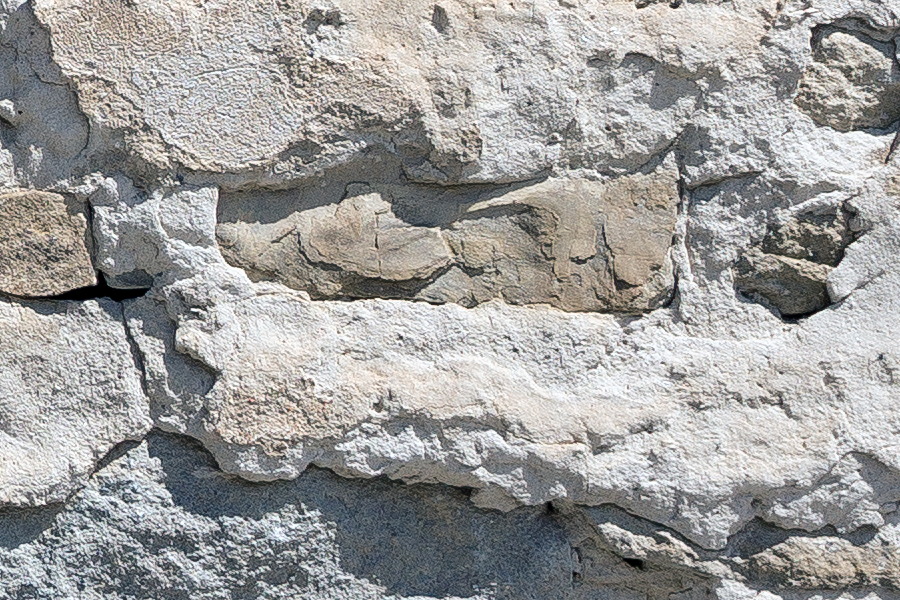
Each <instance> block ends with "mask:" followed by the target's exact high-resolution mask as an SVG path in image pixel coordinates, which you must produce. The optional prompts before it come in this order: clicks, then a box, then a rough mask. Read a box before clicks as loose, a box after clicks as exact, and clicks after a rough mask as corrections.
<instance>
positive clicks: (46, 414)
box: [0, 301, 150, 506]
mask: <svg viewBox="0 0 900 600" xmlns="http://www.w3.org/2000/svg"><path fill="white" fill-rule="evenodd" d="M0 342H2V343H0V456H3V458H4V461H3V463H2V466H0V503H2V504H4V505H7V506H8V505H15V506H35V505H38V506H40V505H44V504H48V503H53V502H62V501H63V500H65V499H66V498H67V497H68V496H69V495H70V494H71V493H72V492H73V491H74V490H76V489H78V487H79V486H80V485H82V484H83V483H84V482H85V480H86V479H87V477H88V475H90V473H91V472H92V471H93V469H94V467H95V465H96V464H97V463H98V462H99V461H100V459H101V458H103V456H104V455H105V454H106V453H107V452H108V451H109V450H110V449H112V447H113V446H115V445H116V444H118V443H120V442H123V441H125V440H134V439H140V438H141V436H143V435H144V434H145V433H146V432H147V431H148V429H149V428H150V418H149V414H148V412H149V411H148V408H147V404H146V398H145V396H144V393H143V390H142V389H141V375H140V372H139V371H138V369H137V366H136V364H135V362H134V356H133V355H132V348H131V346H130V344H129V341H128V337H127V336H126V333H125V327H124V323H123V322H122V308H121V306H120V305H118V304H116V303H114V302H110V301H101V302H97V301H89V302H82V303H75V302H58V303H57V302H33V303H32V302H27V303H13V302H8V301H3V302H0Z"/></svg>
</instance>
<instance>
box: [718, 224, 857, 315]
mask: <svg viewBox="0 0 900 600" xmlns="http://www.w3.org/2000/svg"><path fill="white" fill-rule="evenodd" d="M850 220H851V216H850V215H849V214H848V213H847V211H846V210H845V209H844V208H843V207H841V206H820V207H813V208H811V209H809V211H808V212H800V213H798V214H796V215H792V216H789V217H788V218H787V219H785V220H784V221H783V222H781V223H778V224H776V225H775V226H774V227H772V228H771V229H770V231H769V232H768V233H767V234H766V237H765V238H763V241H762V244H761V247H759V248H751V249H750V250H749V251H748V252H746V253H745V254H744V255H743V256H742V257H741V259H740V260H739V261H738V263H737V265H736V266H735V281H736V284H737V288H738V290H739V291H740V292H741V293H743V294H746V295H749V296H750V297H753V298H757V299H760V300H761V301H762V302H765V303H767V304H768V305H770V306H772V307H774V308H775V309H776V310H777V311H778V312H779V313H780V314H781V315H783V316H785V317H797V316H802V315H809V314H812V313H814V312H816V311H819V310H822V309H823V308H825V307H826V306H828V305H829V304H831V298H830V297H829V292H828V288H827V282H828V275H829V274H830V273H831V271H832V269H833V268H834V267H836V266H837V265H838V264H839V263H840V261H841V259H842V258H843V257H844V249H845V248H846V247H847V245H848V244H850V243H851V242H852V241H853V239H854V237H855V235H854V232H853V231H852V228H851V225H850Z"/></svg>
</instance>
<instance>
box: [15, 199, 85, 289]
mask: <svg viewBox="0 0 900 600" xmlns="http://www.w3.org/2000/svg"><path fill="white" fill-rule="evenodd" d="M85 208H86V206H85V205H84V203H83V202H78V201H71V200H68V201H67V200H66V199H65V198H63V197H62V196H60V195H59V194H50V193H47V192H38V191H34V190H22V191H16V192H8V193H5V194H0V225H2V226H3V228H4V230H5V234H4V238H3V241H2V243H0V292H3V293H6V294H13V295H16V296H56V295H59V294H62V293H63V292H68V291H71V290H74V289H77V288H81V287H88V286H91V285H94V284H96V283H97V276H96V273H95V272H94V267H93V265H92V264H91V255H90V253H89V247H90V232H89V231H88V224H87V218H86V217H85V214H84V211H85Z"/></svg>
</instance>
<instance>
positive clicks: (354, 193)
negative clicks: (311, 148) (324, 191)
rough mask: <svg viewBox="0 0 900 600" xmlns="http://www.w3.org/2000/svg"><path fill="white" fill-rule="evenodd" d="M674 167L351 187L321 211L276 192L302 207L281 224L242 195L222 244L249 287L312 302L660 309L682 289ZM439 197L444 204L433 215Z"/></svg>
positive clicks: (223, 220) (261, 201) (313, 194)
mask: <svg viewBox="0 0 900 600" xmlns="http://www.w3.org/2000/svg"><path fill="white" fill-rule="evenodd" d="M673 163H674V161H673V160H667V161H666V163H665V164H664V166H661V167H660V168H658V169H657V170H654V171H652V172H650V173H636V174H634V175H629V176H623V177H618V178H614V179H612V180H610V181H606V182H603V181H590V180H586V179H557V178H553V179H548V180H545V181H542V182H540V183H533V184H526V185H524V186H522V187H518V188H517V189H513V190H510V189H508V188H500V189H497V188H493V189H485V188H484V186H463V187H462V189H457V190H454V191H451V192H444V191H442V190H436V189H434V188H433V187H424V186H418V189H417V186H412V189H410V186H401V185H397V184H394V185H384V186H376V187H374V188H373V187H370V186H368V185H365V186H361V185H360V184H349V185H348V186H347V187H346V189H345V191H344V196H343V197H342V198H341V199H340V201H339V202H337V203H336V204H326V205H324V206H322V205H321V202H322V198H321V196H320V195H319V193H317V192H318V190H317V189H316V188H313V189H312V190H302V192H301V194H298V195H297V196H299V197H298V198H296V199H291V198H290V197H289V196H288V195H287V194H281V195H280V199H283V200H284V201H285V203H289V202H291V201H292V200H293V202H294V203H295V204H296V205H298V208H297V209H296V212H293V213H292V214H290V215H289V216H287V217H286V218H281V219H279V218H278V217H279V216H280V215H279V212H280V211H281V210H282V205H276V206H275V207H271V206H270V205H269V204H268V203H267V202H266V200H265V198H264V195H263V197H261V195H260V194H258V193H257V194H251V195H250V196H249V197H247V196H246V195H240V196H239V197H238V198H235V199H225V200H224V201H223V206H224V208H223V209H221V210H220V214H219V218H220V224H219V227H218V229H217V233H218V241H219V244H220V246H221V247H222V250H223V253H224V256H225V257H226V258H228V260H229V261H230V262H231V263H232V264H234V265H236V266H240V267H243V268H245V269H247V271H248V272H249V273H250V274H251V275H252V276H253V278H254V279H258V280H265V279H272V280H275V281H278V282H281V283H284V284H286V285H288V286H290V287H293V288H296V289H300V290H304V291H307V292H309V293H310V294H311V295H312V296H313V297H315V298H317V299H328V298H342V297H350V298H366V297H388V298H412V299H420V300H427V301H429V302H432V303H445V302H457V303H459V304H462V305H464V306H475V305H477V304H481V303H483V302H486V301H489V300H492V299H494V298H501V299H503V300H504V301H506V302H508V303H510V304H551V305H553V306H556V307H559V308H562V309H564V310H570V311H611V310H615V311H621V312H641V311H645V310H648V309H652V308H657V307H658V306H659V305H660V304H661V303H662V302H663V301H664V300H666V299H668V298H669V297H670V295H671V292H672V286H673V285H674V273H673V266H672V262H671V259H670V249H671V245H672V238H673V236H674V233H675V223H676V217H677V207H678V201H679V198H678V189H677V180H678V177H677V172H676V171H675V169H674V164H673ZM304 192H305V193H304ZM436 196H437V197H436ZM386 198H387V199H386ZM435 202H439V203H441V204H442V205H443V206H442V207H441V211H440V212H439V213H438V214H436V215H431V216H430V218H429V217H428V216H427V212H428V209H429V204H431V203H435ZM392 203H393V204H392ZM304 205H305V206H304ZM309 205H313V207H311V208H306V207H307V206H309ZM304 209H305V210H304ZM398 214H400V215H403V216H404V217H405V218H406V219H408V220H409V221H412V223H410V222H407V221H404V220H403V219H401V218H399V217H398Z"/></svg>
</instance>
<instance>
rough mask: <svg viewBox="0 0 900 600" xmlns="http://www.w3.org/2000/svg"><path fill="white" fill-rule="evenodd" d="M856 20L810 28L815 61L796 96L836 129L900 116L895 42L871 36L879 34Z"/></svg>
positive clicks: (887, 121)
mask: <svg viewBox="0 0 900 600" xmlns="http://www.w3.org/2000/svg"><path fill="white" fill-rule="evenodd" d="M851 24H853V23H852V22H851ZM856 25H857V28H856V30H853V29H851V30H846V29H840V28H837V27H830V26H829V27H822V28H820V29H818V30H815V31H814V33H813V37H812V46H813V63H812V64H811V65H810V66H809V68H808V69H807V70H806V71H805V72H804V74H803V77H802V79H801V80H800V86H799V90H798V93H797V99H796V102H797V105H798V106H799V107H800V108H801V109H802V110H803V111H804V112H806V113H807V114H808V115H809V116H810V117H812V119H813V120H814V121H816V122H817V123H821V124H822V125H828V126H830V127H834V128H835V129H838V130H840V131H850V130H852V129H864V128H867V127H878V128H882V127H887V126H889V125H890V124H892V123H893V122H894V121H896V120H898V119H900V65H898V64H897V56H896V52H897V49H896V46H895V45H894V42H893V41H892V40H891V39H890V37H888V36H878V37H883V39H875V38H873V37H870V36H871V35H873V34H874V35H877V33H875V32H872V31H866V29H865V27H859V25H860V24H859V23H858V22H857V23H856ZM867 34H868V35H867Z"/></svg>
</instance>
